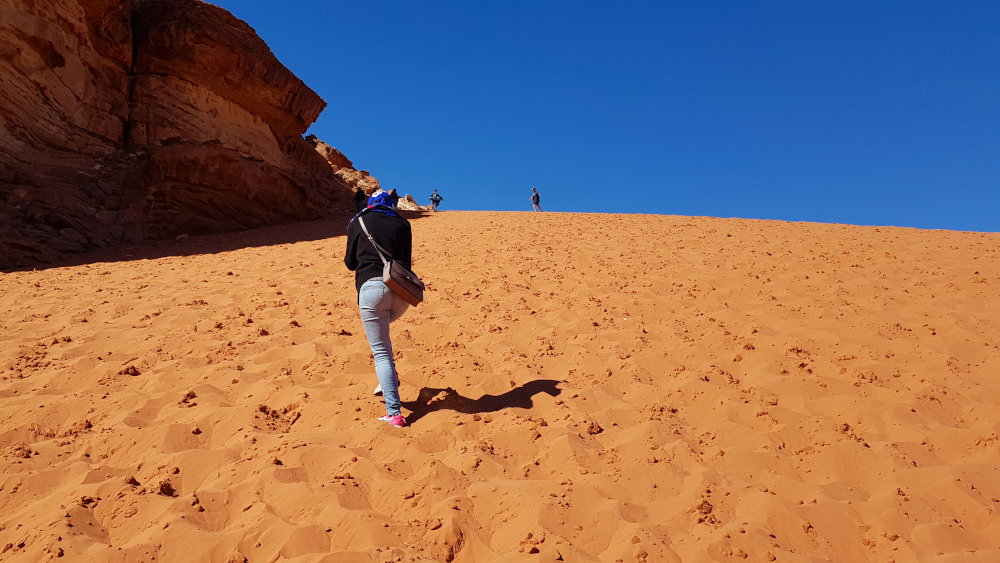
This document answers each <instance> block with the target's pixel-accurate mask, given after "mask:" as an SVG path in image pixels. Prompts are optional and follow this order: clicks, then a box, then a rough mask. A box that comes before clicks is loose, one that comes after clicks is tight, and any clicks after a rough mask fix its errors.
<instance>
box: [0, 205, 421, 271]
mask: <svg viewBox="0 0 1000 563" xmlns="http://www.w3.org/2000/svg"><path fill="white" fill-rule="evenodd" d="M400 214H401V215H402V216H403V217H406V219H407V220H409V221H411V222H413V221H415V220H419V219H422V218H424V217H426V216H428V215H429V214H430V212H429V211H402V212H401V213H400ZM353 216H354V215H353V214H349V215H346V214H345V215H343V216H337V217H333V218H326V219H315V220H312V221H292V222H288V223H281V224H276V225H269V226H265V227H258V228H256V229H248V230H244V231H232V232H228V233H212V234H203V235H191V236H187V235H182V236H180V237H177V238H174V239H166V240H149V241H145V242H142V243H135V244H121V245H117V246H109V247H103V248H97V249H90V250H87V251H84V252H80V253H66V254H62V255H60V256H59V257H58V258H56V259H54V260H53V261H51V262H47V261H32V260H29V261H27V262H25V263H22V264H19V265H11V266H3V267H0V272H2V273H10V272H18V271H31V270H45V269H49V268H63V267H72V266H81V265H84V264H92V263H95V262H130V261H133V260H156V259H158V258H167V257H172V256H178V257H179V256H196V255H201V254H219V253H223V252H230V251H233V250H239V249H242V248H252V247H263V246H276V245H282V244H293V243H296V242H307V241H315V240H328V239H333V238H337V237H345V238H346V237H347V223H348V221H349V220H350V219H351V217H353ZM418 236H419V235H418ZM340 251H343V248H340ZM345 272H346V270H345ZM352 275H353V274H352Z"/></svg>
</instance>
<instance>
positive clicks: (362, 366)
mask: <svg viewBox="0 0 1000 563" xmlns="http://www.w3.org/2000/svg"><path fill="white" fill-rule="evenodd" d="M295 229H302V230H303V232H304V233H307V234H308V235H309V236H306V235H303V236H302V237H301V238H302V239H306V240H302V241H300V242H289V240H294V238H295V237H294V236H291V237H290V236H289V232H290V230H291V231H292V232H294V230H295ZM413 230H414V239H415V247H414V269H415V270H416V271H417V273H418V274H420V275H421V276H422V277H424V278H425V281H426V282H427V284H428V293H427V297H428V298H427V301H426V303H424V304H422V305H421V306H419V307H417V308H415V309H411V310H410V311H409V312H408V313H407V314H406V316H404V317H403V318H402V319H401V320H400V321H398V322H397V323H396V324H394V326H393V342H394V345H395V348H396V355H397V363H398V366H399V369H400V373H401V379H402V382H403V383H402V387H401V394H402V398H403V401H404V414H406V415H408V418H409V420H410V421H411V423H412V426H411V427H409V428H405V429H394V428H389V427H387V426H386V425H382V424H380V423H377V422H376V421H375V420H374V418H375V417H376V416H379V415H380V414H382V413H383V412H384V411H383V410H382V406H381V402H380V401H379V400H378V399H376V398H373V397H372V396H371V394H370V393H371V389H372V387H373V386H374V384H375V377H374V374H373V370H372V366H371V360H370V355H369V352H368V349H367V345H366V343H365V341H364V337H363V333H362V331H361V326H360V321H359V320H358V318H357V313H356V310H355V307H356V305H355V302H356V301H355V300H356V294H355V291H354V286H353V277H352V274H351V273H349V272H347V271H346V270H345V269H344V267H343V264H342V261H341V260H342V252H343V246H344V242H345V237H344V225H343V223H342V222H325V223H324V222H317V223H310V224H303V225H301V226H291V227H282V228H280V229H279V230H274V231H268V230H264V231H256V232H254V233H248V234H246V235H227V236H228V237H229V238H224V237H220V236H205V237H191V238H189V239H187V240H184V241H182V242H180V243H176V244H173V243H171V245H167V246H160V247H157V248H156V249H154V250H150V249H142V248H139V249H132V250H129V251H127V252H128V253H129V254H131V256H125V255H121V256H117V255H110V254H107V255H100V256H95V257H94V261H93V262H90V263H83V264H77V265H68V266H64V267H53V268H49V269H44V270H38V271H14V272H7V273H3V274H0V370H2V371H0V397H2V400H0V463H2V464H3V466H4V471H3V472H2V476H0V507H2V516H0V550H2V553H0V559H2V560H5V561H7V560H9V561H37V560H40V559H47V558H58V557H65V558H67V559H68V560H87V561H114V562H119V561H152V560H156V561H186V562H187V561H225V562H230V561H233V562H239V561H251V562H255V561H273V560H295V561H322V562H346V561H351V562H355V561H378V562H381V561H468V562H472V561H557V560H564V561H704V560H713V561H773V560H778V561H900V562H902V561H932V560H940V561H996V560H997V559H998V557H1000V540H997V538H1000V518H998V516H997V511H998V508H1000V479H997V475H998V471H997V470H998V466H1000V455H998V452H1000V450H998V441H1000V438H998V433H1000V414H998V413H1000V409H998V407H1000V380H998V378H997V377H996V374H997V373H1000V300H998V299H997V297H996V296H997V294H998V287H1000V234H996V233H964V232H950V231H923V230H916V229H906V228H891V227H858V226H848V225H831V224H815V223H787V222H779V221H759V220H743V219H715V218H705V217H680V216H652V215H611V214H575V213H494V212H453V211H451V212H444V213H436V214H427V215H421V216H418V217H415V218H414V219H413ZM270 232H274V233H280V236H277V235H276V236H275V238H276V240H280V242H279V243H276V244H270V245H268V244H263V245H260V244H254V245H252V246H246V247H243V248H240V247H239V245H238V244H236V245H233V244H232V242H233V241H234V240H235V239H234V238H233V237H237V239H238V237H240V236H247V237H253V238H254V239H255V240H260V239H262V238H264V239H266V238H267V236H268V235H267V234H268V233H270ZM316 232H323V233H325V234H324V235H323V236H313V235H314V234H315V233H316ZM237 242H238V240H237Z"/></svg>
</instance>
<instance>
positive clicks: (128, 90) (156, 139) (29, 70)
mask: <svg viewBox="0 0 1000 563" xmlns="http://www.w3.org/2000/svg"><path fill="white" fill-rule="evenodd" d="M0 78H2V79H3V81H4V88H3V89H2V90H0V122H2V125H3V127H2V129H0V267H11V266H15V265H23V264H28V263H31V262H34V261H39V260H49V259H53V258H55V257H57V256H59V255H60V254H62V253H65V252H73V251H81V250H86V249H90V248H95V247H99V246H104V245H109V244H115V243H117V242H121V241H133V242H134V241H140V240H144V239H146V238H150V237H152V238H162V237H168V236H174V235H178V234H182V233H186V234H199V233H210V232H224V231H229V230H235V229H246V228H252V227H258V226H262V225H267V224H272V223H277V222H283V221H288V220H297V219H312V218H317V217H322V216H327V215H330V214H343V213H349V211H350V209H351V207H352V203H351V201H350V191H351V189H352V186H353V184H351V186H349V185H348V181H347V180H345V179H344V175H343V174H341V175H338V174H336V173H335V170H334V168H333V167H331V165H330V163H329V162H328V161H327V160H326V159H325V158H323V156H321V155H320V154H319V153H318V152H317V151H316V150H315V149H314V147H313V144H312V143H310V142H308V141H306V140H305V139H303V138H302V134H303V133H304V132H305V130H306V128H307V127H308V126H309V125H310V124H311V123H312V122H313V121H314V120H315V119H316V117H317V116H318V115H319V113H320V112H321V111H322V110H323V108H324V107H325V105H326V104H325V102H323V100H322V99H320V97H319V96H318V95H317V94H316V93H315V92H313V91H312V90H311V89H309V88H308V87H307V86H306V85H305V84H303V83H302V81H301V80H299V79H298V78H297V77H295V75H293V74H292V73H291V72H290V71H289V70H288V69H286V68H285V67H284V66H282V65H281V63H280V62H278V60H277V59H276V58H275V57H274V55H273V54H272V53H271V51H270V49H268V47H267V45H266V44H265V43H264V42H263V41H262V40H261V39H260V38H259V37H258V36H257V34H256V33H255V32H254V30H253V29H252V28H250V26H248V25H247V24H245V23H244V22H242V21H240V20H238V19H236V18H235V17H233V16H232V15H231V14H229V13H228V12H227V11H225V10H223V9H222V8H219V7H217V6H213V5H210V4H206V3H204V2H200V1H198V0H132V1H130V0H125V1H121V0H63V1H60V2H51V3H50V2H40V1H37V0H6V1H5V2H4V3H3V5H2V6H0ZM334 150H335V149H334ZM338 154H339V153H338ZM341 156H343V155H341ZM344 160H346V158H345V159H344ZM347 162H348V163H350V161H347ZM351 170H353V167H352V168H351ZM366 175H367V174H366ZM375 182H376V185H377V180H376V181H375Z"/></svg>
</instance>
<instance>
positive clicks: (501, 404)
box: [402, 379, 562, 424]
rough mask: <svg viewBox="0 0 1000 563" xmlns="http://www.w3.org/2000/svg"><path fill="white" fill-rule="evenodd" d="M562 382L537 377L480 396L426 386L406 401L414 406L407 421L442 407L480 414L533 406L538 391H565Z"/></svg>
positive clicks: (553, 392) (406, 403)
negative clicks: (533, 398)
mask: <svg viewBox="0 0 1000 563" xmlns="http://www.w3.org/2000/svg"><path fill="white" fill-rule="evenodd" d="M558 385H559V381H556V380H554V379H535V380H533V381H529V382H527V383H525V384H524V385H521V386H520V387H515V388H514V389H511V390H510V391H507V392H506V393H503V394H500V395H483V396H482V397H479V398H478V399H470V398H468V397H464V396H462V394H461V393H459V392H458V391H456V390H454V389H453V388H451V387H447V388H445V389H436V388H433V387H424V388H422V389H421V390H420V393H418V394H417V400H415V401H402V403H403V406H404V407H405V408H407V409H409V410H410V414H408V415H407V416H406V421H407V422H408V423H410V424H413V423H414V422H416V421H418V420H420V419H421V418H423V417H424V416H425V415H427V414H429V413H432V412H435V411H440V410H452V411H455V412H460V413H464V414H477V413H486V412H496V411H499V410H503V409H511V408H516V409H530V408H531V407H533V406H534V404H535V403H534V401H533V400H532V397H534V396H535V395H537V394H538V393H547V394H548V395H551V396H553V397H555V396H557V395H559V394H560V393H562V389H559V387H558Z"/></svg>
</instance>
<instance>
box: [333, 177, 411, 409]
mask: <svg viewBox="0 0 1000 563" xmlns="http://www.w3.org/2000/svg"><path fill="white" fill-rule="evenodd" d="M398 202H399V196H398V195H396V194H395V190H392V191H389V192H383V191H381V190H379V191H377V192H375V193H374V194H373V195H372V197H370V198H368V201H367V203H368V205H367V207H365V208H364V209H362V210H361V211H360V212H359V213H358V214H357V215H355V216H354V218H353V219H351V221H350V223H348V225H347V250H346V252H345V254H344V265H346V266H347V269H348V270H352V271H353V272H354V286H355V288H356V289H357V290H358V310H359V311H360V312H361V323H362V324H363V325H364V328H365V336H366V337H367V338H368V345H369V346H370V347H371V350H372V356H374V358H375V375H376V377H378V387H376V388H375V394H376V395H379V394H381V395H382V398H383V400H384V401H385V412H386V414H385V416H383V417H381V418H379V420H381V421H384V422H387V423H389V424H391V425H392V426H406V419H405V418H403V414H402V413H401V412H400V410H399V409H400V407H401V406H402V404H401V403H400V401H399V375H398V374H397V373H396V362H395V360H394V359H393V355H392V341H391V340H389V323H391V322H392V321H394V320H396V319H398V318H399V317H401V316H403V313H405V312H406V310H407V309H408V308H409V306H410V304H409V303H407V302H406V301H404V300H403V298H402V297H399V296H397V295H396V294H395V293H393V292H392V290H390V289H389V287H388V286H386V285H385V282H383V281H382V258H381V257H380V256H379V253H378V250H376V248H375V245H374V244H372V241H371V240H369V239H368V235H366V234H365V231H364V229H368V233H369V234H370V235H371V238H373V239H375V241H376V242H378V244H379V246H381V247H382V248H383V249H385V251H388V253H389V254H391V255H392V259H393V260H395V261H397V262H399V263H400V264H402V265H403V266H405V267H406V268H407V269H409V268H410V260H411V252H412V247H413V235H412V232H411V231H410V223H409V221H407V220H406V219H405V218H403V216H401V215H400V214H399V213H397V212H396V204H397V203H398ZM361 220H364V228H362V226H361V223H360V221H361Z"/></svg>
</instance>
